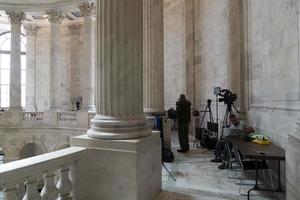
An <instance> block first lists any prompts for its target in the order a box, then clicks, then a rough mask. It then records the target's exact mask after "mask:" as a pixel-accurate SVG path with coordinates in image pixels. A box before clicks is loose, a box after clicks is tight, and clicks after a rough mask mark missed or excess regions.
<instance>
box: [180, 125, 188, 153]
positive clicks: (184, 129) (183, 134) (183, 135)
mask: <svg viewBox="0 0 300 200" xmlns="http://www.w3.org/2000/svg"><path fill="white" fill-rule="evenodd" d="M178 139H179V144H180V148H181V149H182V150H184V151H187V150H190V147H189V123H178Z"/></svg>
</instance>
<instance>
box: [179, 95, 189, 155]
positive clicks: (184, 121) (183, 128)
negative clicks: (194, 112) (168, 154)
mask: <svg viewBox="0 0 300 200" xmlns="http://www.w3.org/2000/svg"><path fill="white" fill-rule="evenodd" d="M176 112H177V119H178V139H179V144H180V148H181V149H178V150H177V152H181V153H185V152H187V151H189V150H190V147H189V123H190V122H191V102H190V101H188V100H186V98H185V95H184V94H181V95H180V97H179V100H178V101H177V102H176Z"/></svg>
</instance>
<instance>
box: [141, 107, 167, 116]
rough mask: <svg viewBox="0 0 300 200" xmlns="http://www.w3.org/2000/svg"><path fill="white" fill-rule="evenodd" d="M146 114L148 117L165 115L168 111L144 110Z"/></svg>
mask: <svg viewBox="0 0 300 200" xmlns="http://www.w3.org/2000/svg"><path fill="white" fill-rule="evenodd" d="M144 113H145V114H146V115H165V114H166V111H165V110H164V109H153V108H144Z"/></svg>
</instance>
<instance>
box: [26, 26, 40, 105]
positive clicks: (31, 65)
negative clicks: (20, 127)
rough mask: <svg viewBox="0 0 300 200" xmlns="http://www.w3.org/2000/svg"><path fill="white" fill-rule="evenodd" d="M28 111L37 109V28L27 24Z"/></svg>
mask: <svg viewBox="0 0 300 200" xmlns="http://www.w3.org/2000/svg"><path fill="white" fill-rule="evenodd" d="M24 28H25V30H26V106H25V109H26V111H36V84H35V82H36V75H35V74H36V73H35V71H36V30H37V27H35V26H26V27H24Z"/></svg>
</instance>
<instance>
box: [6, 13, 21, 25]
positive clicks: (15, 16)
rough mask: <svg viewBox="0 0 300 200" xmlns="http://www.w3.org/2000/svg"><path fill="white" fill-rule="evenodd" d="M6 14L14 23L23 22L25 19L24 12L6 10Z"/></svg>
mask: <svg viewBox="0 0 300 200" xmlns="http://www.w3.org/2000/svg"><path fill="white" fill-rule="evenodd" d="M6 14H7V15H8V19H9V21H10V23H12V24H21V23H22V22H23V21H24V20H25V14H24V12H16V11H6Z"/></svg>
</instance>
